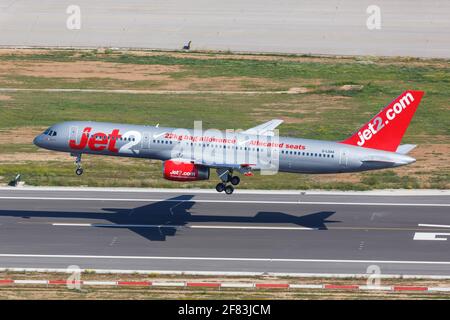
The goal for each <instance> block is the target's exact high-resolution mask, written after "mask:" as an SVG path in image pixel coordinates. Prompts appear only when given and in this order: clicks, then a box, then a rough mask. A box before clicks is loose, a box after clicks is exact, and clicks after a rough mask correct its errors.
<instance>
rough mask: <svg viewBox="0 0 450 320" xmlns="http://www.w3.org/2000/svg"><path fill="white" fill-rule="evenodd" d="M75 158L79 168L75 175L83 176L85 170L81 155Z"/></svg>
mask: <svg viewBox="0 0 450 320" xmlns="http://www.w3.org/2000/svg"><path fill="white" fill-rule="evenodd" d="M75 157H76V159H75V164H76V166H77V168H76V169H75V174H76V175H77V176H81V175H82V174H83V168H82V167H81V154H77V155H75Z"/></svg>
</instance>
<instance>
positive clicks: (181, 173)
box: [163, 160, 209, 181]
mask: <svg viewBox="0 0 450 320" xmlns="http://www.w3.org/2000/svg"><path fill="white" fill-rule="evenodd" d="M163 177H164V179H167V180H172V181H197V180H208V179H209V168H208V167H205V166H201V165H197V164H193V163H190V162H180V161H175V160H167V161H164V163H163Z"/></svg>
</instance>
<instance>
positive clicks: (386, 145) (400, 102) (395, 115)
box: [342, 90, 424, 151]
mask: <svg viewBox="0 0 450 320" xmlns="http://www.w3.org/2000/svg"><path fill="white" fill-rule="evenodd" d="M423 94H424V92H423V91H412V90H408V91H405V92H403V93H402V94H401V95H400V96H398V97H397V98H396V99H395V100H394V101H392V102H391V103H390V104H389V105H387V106H386V107H385V108H384V109H383V110H381V111H380V112H379V113H378V114H377V115H376V116H375V117H374V118H373V119H372V120H370V121H369V122H368V123H366V124H365V125H363V126H362V127H361V128H360V129H359V130H358V131H357V132H356V133H355V134H353V135H352V136H351V137H350V138H347V139H345V140H344V141H342V143H345V144H351V145H354V146H359V147H364V148H372V149H379V150H386V151H395V150H397V147H398V146H399V144H400V142H401V140H402V138H403V135H404V134H405V131H406V129H407V128H408V126H409V122H410V121H411V119H412V117H413V115H414V112H416V109H417V106H418V105H419V103H420V100H421V99H422V96H423Z"/></svg>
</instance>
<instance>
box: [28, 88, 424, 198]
mask: <svg viewBox="0 0 450 320" xmlns="http://www.w3.org/2000/svg"><path fill="white" fill-rule="evenodd" d="M423 95H424V92H423V91H414V90H407V91H404V92H403V93H402V94H401V95H399V96H398V97H397V98H396V99H394V100H393V101H392V102H391V103H389V104H388V105H387V106H386V107H384V108H383V109H382V110H381V111H380V112H379V113H378V114H376V115H375V116H374V117H373V118H372V119H371V120H370V121H369V122H367V123H366V124H364V125H363V126H362V127H361V128H360V129H359V130H358V131H356V132H355V133H354V134H353V135H351V136H350V137H348V138H346V139H345V140H342V141H322V140H312V139H301V138H293V137H280V136H279V135H278V134H277V131H278V130H277V129H276V128H277V127H278V126H279V125H280V124H281V123H282V122H283V120H280V119H273V120H271V121H268V122H266V123H264V124H261V125H259V126H256V127H254V128H250V129H248V130H244V131H239V130H238V131H233V130H227V131H219V130H216V129H209V130H206V131H203V130H202V129H201V128H200V129H199V128H196V125H195V126H194V127H195V128H194V130H192V129H183V128H170V127H160V126H159V124H157V125H155V126H149V125H129V124H118V123H107V122H94V121H68V122H61V123H57V124H55V125H53V126H51V127H49V128H48V129H47V130H45V131H44V132H43V133H42V134H40V135H38V136H37V137H35V139H34V141H33V143H34V144H35V145H36V146H38V147H41V148H45V149H48V150H54V151H60V152H68V153H70V154H71V155H72V156H74V157H75V158H76V160H75V164H76V170H75V173H76V174H77V175H81V174H83V168H82V164H81V156H82V154H94V155H107V156H119V157H133V158H144V159H156V160H161V161H162V162H163V164H162V176H163V178H165V179H167V180H172V181H185V182H186V181H197V180H208V179H209V178H210V172H211V170H214V169H215V170H216V172H217V175H218V178H219V179H220V181H219V183H218V184H217V185H216V190H217V192H223V191H225V193H226V194H232V193H233V191H234V186H237V185H238V184H239V183H240V178H239V176H238V175H235V173H236V172H239V173H241V174H243V175H244V176H252V175H253V173H254V172H255V171H260V172H261V174H274V173H276V172H291V173H307V174H323V173H343V172H360V171H367V170H377V169H385V168H394V167H399V166H403V165H408V164H411V163H413V162H415V161H416V159H414V158H412V157H410V156H408V153H409V152H410V151H411V150H412V149H414V148H415V147H416V145H411V144H403V145H401V144H400V142H401V140H402V137H403V135H404V134H405V131H406V129H407V128H408V126H409V123H410V121H411V119H412V117H413V115H414V113H415V111H416V109H417V107H418V105H419V103H420V101H421V99H422V97H423Z"/></svg>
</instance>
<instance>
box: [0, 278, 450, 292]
mask: <svg viewBox="0 0 450 320" xmlns="http://www.w3.org/2000/svg"><path fill="white" fill-rule="evenodd" d="M27 284H28V285H46V286H48V285H56V286H58V285H86V286H117V287H122V286H133V287H183V288H184V287H201V288H216V289H220V288H245V289H256V290H258V289H279V290H283V289H284V290H290V289H291V290H292V289H297V290H301V289H322V290H333V291H336V290H339V291H341V290H353V291H355V290H364V291H370V290H374V291H402V292H417V291H421V292H430V293H432V292H450V287H425V286H414V285H401V286H396V285H394V286H367V285H357V284H356V285H355V284H307V283H306V284H299V283H273V282H271V283H267V282H252V283H249V282H211V281H209V282H204V281H198V282H190V281H178V282H174V281H121V280H118V281H100V280H77V281H73V280H72V281H71V280H61V279H55V280H46V279H16V280H14V279H0V286H11V285H27Z"/></svg>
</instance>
